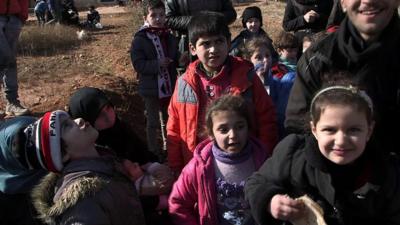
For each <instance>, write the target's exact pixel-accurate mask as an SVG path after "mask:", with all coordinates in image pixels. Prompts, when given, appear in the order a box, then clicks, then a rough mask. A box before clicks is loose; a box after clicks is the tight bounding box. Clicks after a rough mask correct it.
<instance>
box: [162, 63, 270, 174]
mask: <svg viewBox="0 0 400 225" xmlns="http://www.w3.org/2000/svg"><path fill="white" fill-rule="evenodd" d="M199 64H200V61H199V60H196V61H195V62H193V63H191V64H190V65H189V66H188V68H187V70H186V73H185V74H184V75H182V76H180V77H179V78H178V80H177V84H176V86H175V90H174V93H173V95H172V98H171V102H170V105H169V108H168V115H169V118H168V122H167V138H168V143H167V149H168V164H169V166H170V167H171V169H172V170H174V171H177V172H179V171H180V170H181V169H182V168H183V167H184V165H185V164H186V163H188V162H189V160H190V159H191V158H192V157H193V151H194V149H195V147H196V145H197V144H198V143H199V142H200V141H201V140H198V136H197V135H198V132H199V130H198V126H199V124H198V121H199V111H200V110H202V109H204V108H205V107H206V106H205V105H202V104H201V103H200V100H201V99H202V98H203V97H204V96H201V95H203V91H202V90H201V88H200V85H199V82H201V81H200V75H199V74H198V67H199ZM224 68H225V69H226V73H228V76H230V77H231V83H230V90H229V93H230V94H233V95H242V96H243V97H244V98H245V99H249V101H250V102H252V110H253V112H254V116H253V118H254V120H255V124H257V125H258V126H255V129H256V130H255V131H254V134H255V136H256V137H258V138H259V139H260V140H261V141H262V142H263V144H265V145H266V147H267V151H268V152H269V153H271V151H272V149H273V148H274V146H275V144H276V143H277V140H278V131H277V123H276V112H275V108H274V106H273V103H272V100H271V98H270V97H269V96H268V94H267V92H266V91H265V88H264V86H263V84H262V83H261V81H260V79H259V78H258V76H257V75H256V74H255V72H254V70H253V66H252V64H251V63H249V62H247V61H245V60H242V59H240V58H236V57H229V58H228V59H227V62H226V64H225V66H224Z"/></svg>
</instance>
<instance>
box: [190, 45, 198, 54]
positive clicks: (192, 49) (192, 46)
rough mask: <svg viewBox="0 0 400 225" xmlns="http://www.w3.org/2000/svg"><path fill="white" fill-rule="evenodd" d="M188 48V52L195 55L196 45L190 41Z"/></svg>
mask: <svg viewBox="0 0 400 225" xmlns="http://www.w3.org/2000/svg"><path fill="white" fill-rule="evenodd" d="M189 50H190V54H192V55H193V56H194V55H197V54H196V46H194V45H193V44H192V43H189Z"/></svg>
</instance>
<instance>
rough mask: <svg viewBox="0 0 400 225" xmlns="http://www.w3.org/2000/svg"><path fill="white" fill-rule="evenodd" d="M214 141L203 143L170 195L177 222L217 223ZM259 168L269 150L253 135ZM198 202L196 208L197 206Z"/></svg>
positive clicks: (171, 207)
mask: <svg viewBox="0 0 400 225" xmlns="http://www.w3.org/2000/svg"><path fill="white" fill-rule="evenodd" d="M213 143H214V142H213V141H211V140H205V141H203V142H201V143H200V144H199V145H198V146H197V147H196V150H195V152H194V156H193V159H192V160H191V161H190V162H189V163H188V164H187V165H186V166H185V168H184V169H183V170H182V173H181V175H180V177H179V179H178V180H177V181H176V182H175V184H174V187H173V189H172V192H171V194H170V197H169V212H170V214H171V217H172V219H173V222H174V223H175V224H177V225H182V224H185V225H195V224H198V225H214V224H218V213H217V194H216V182H215V181H216V179H215V168H214V156H213V153H212V146H213ZM249 144H251V146H252V149H253V150H252V151H253V153H252V156H253V159H254V164H255V168H256V170H258V168H260V166H261V165H262V164H263V163H264V161H265V160H266V158H267V151H266V150H265V148H264V147H263V145H262V144H261V143H260V142H259V141H258V140H257V139H254V138H250V140H249ZM196 204H197V207H196V206H195V205H196Z"/></svg>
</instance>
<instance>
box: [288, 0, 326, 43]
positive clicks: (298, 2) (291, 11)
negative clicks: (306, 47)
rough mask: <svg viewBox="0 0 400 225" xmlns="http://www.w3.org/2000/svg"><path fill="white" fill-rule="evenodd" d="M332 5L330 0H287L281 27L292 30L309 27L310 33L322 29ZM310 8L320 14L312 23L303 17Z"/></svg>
mask: <svg viewBox="0 0 400 225" xmlns="http://www.w3.org/2000/svg"><path fill="white" fill-rule="evenodd" d="M332 5H333V2H332V0H288V1H287V4H286V8H285V14H284V16H283V24H282V26H283V29H285V31H294V32H297V31H299V30H306V29H309V30H310V32H312V33H316V32H318V31H321V30H324V29H325V27H326V23H327V21H328V17H329V15H330V13H331V10H332ZM310 10H314V11H316V12H317V13H318V14H319V15H320V17H319V18H318V19H316V21H314V22H313V23H307V22H306V21H305V20H304V18H303V16H304V15H305V14H306V13H307V12H308V11H310ZM300 41H302V40H300Z"/></svg>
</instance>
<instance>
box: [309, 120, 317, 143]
mask: <svg viewBox="0 0 400 225" xmlns="http://www.w3.org/2000/svg"><path fill="white" fill-rule="evenodd" d="M310 127H311V132H312V134H313V135H314V137H315V139H318V138H317V127H316V125H315V124H314V122H313V121H310Z"/></svg>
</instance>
